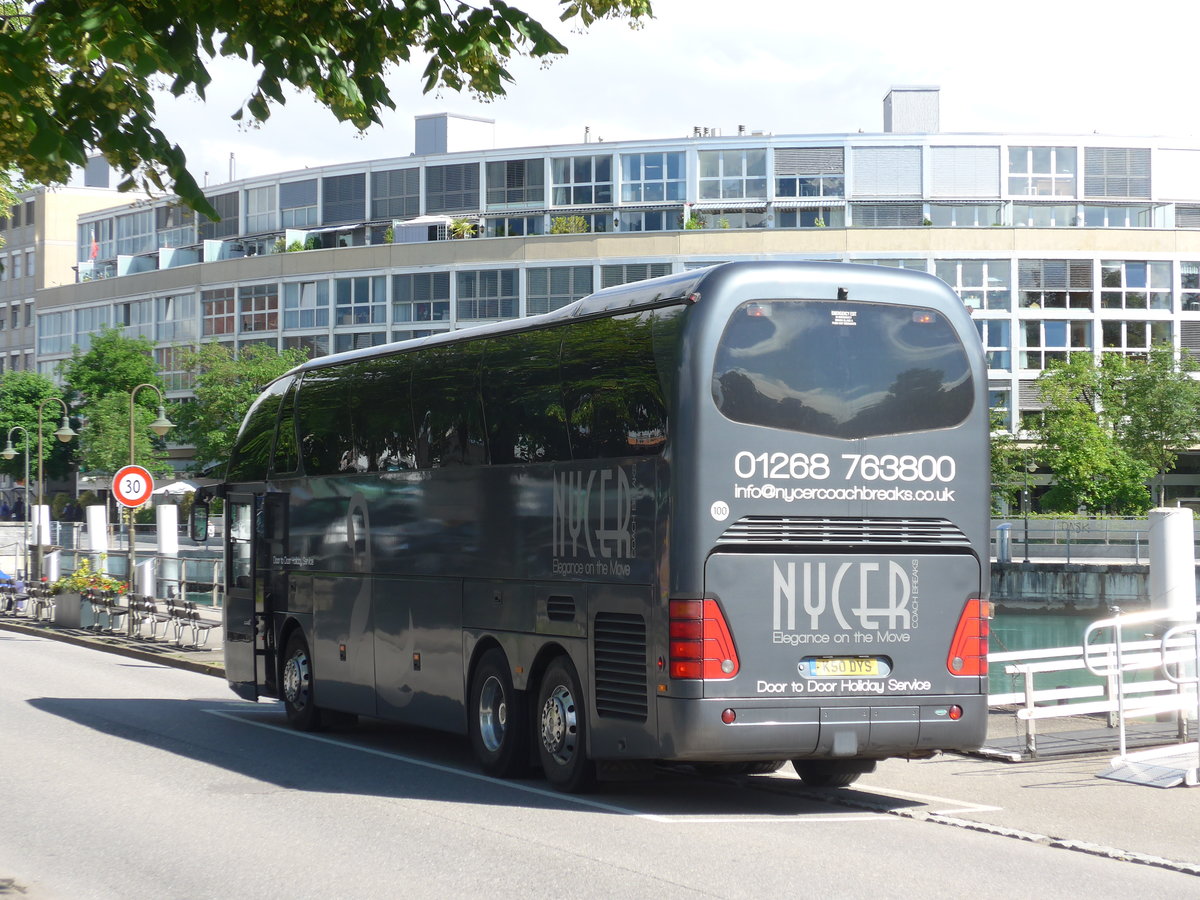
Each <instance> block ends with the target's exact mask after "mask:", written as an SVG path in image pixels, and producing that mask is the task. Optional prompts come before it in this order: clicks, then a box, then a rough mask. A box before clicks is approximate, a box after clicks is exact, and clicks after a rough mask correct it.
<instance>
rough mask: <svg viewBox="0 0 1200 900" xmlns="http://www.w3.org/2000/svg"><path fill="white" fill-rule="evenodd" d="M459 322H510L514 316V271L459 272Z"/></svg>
mask: <svg viewBox="0 0 1200 900" xmlns="http://www.w3.org/2000/svg"><path fill="white" fill-rule="evenodd" d="M456 283H457V286H458V318H459V319H512V318H515V317H516V315H517V271H516V269H479V270H474V271H469V272H459V273H458V278H457V282H456Z"/></svg>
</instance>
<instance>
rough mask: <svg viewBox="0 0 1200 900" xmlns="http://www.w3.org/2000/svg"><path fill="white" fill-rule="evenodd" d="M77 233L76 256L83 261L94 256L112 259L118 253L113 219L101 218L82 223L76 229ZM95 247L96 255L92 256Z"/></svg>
mask: <svg viewBox="0 0 1200 900" xmlns="http://www.w3.org/2000/svg"><path fill="white" fill-rule="evenodd" d="M76 235H77V237H78V241H79V245H78V248H77V255H76V258H77V259H78V260H79V261H81V262H82V261H84V260H89V259H93V258H98V259H112V258H113V257H114V256H116V255H117V242H116V236H115V235H114V233H113V220H112V219H100V220H99V221H96V222H90V223H88V224H85V225H80V226H79V227H78V228H77V229H76ZM93 248H95V251H96V255H95V257H93V256H92V250H93Z"/></svg>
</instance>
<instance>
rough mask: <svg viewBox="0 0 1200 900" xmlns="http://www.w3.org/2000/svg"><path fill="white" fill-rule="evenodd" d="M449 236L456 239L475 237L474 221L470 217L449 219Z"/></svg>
mask: <svg viewBox="0 0 1200 900" xmlns="http://www.w3.org/2000/svg"><path fill="white" fill-rule="evenodd" d="M450 236H451V237H453V238H455V239H458V240H462V239H465V238H471V237H475V223H474V222H472V221H471V220H470V219H451V220H450Z"/></svg>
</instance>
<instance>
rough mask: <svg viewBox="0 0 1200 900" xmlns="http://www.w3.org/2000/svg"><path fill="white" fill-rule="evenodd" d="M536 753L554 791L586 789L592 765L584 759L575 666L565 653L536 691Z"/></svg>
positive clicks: (583, 718)
mask: <svg viewBox="0 0 1200 900" xmlns="http://www.w3.org/2000/svg"><path fill="white" fill-rule="evenodd" d="M538 710H539V713H538V755H539V756H540V757H541V760H542V771H543V772H545V774H546V780H547V781H549V782H550V785H551V786H552V787H554V788H555V789H556V790H560V791H565V792H567V793H577V792H579V791H584V790H587V789H588V788H589V787H591V786H592V783H593V782H594V781H595V778H596V767H595V764H594V763H592V761H591V760H590V759H588V758H587V742H586V735H585V730H586V727H587V726H586V722H587V715H586V710H585V709H584V705H583V691H582V690H581V688H580V687H579V676H578V675H576V674H575V667H574V666H573V665H571V661H570V660H569V659H567V658H566V657H565V656H560V657H558V658H557V659H555V660H554V662H552V663H550V667H549V668H548V669H546V674H545V675H544V676H542V686H541V689H540V690H539V691H538Z"/></svg>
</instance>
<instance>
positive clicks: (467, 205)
mask: <svg viewBox="0 0 1200 900" xmlns="http://www.w3.org/2000/svg"><path fill="white" fill-rule="evenodd" d="M478 209H479V164H478V163H459V164H457V165H453V166H428V167H427V168H426V169H425V212H426V213H429V214H431V215H432V214H436V213H449V212H474V211H477V210H478Z"/></svg>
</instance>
